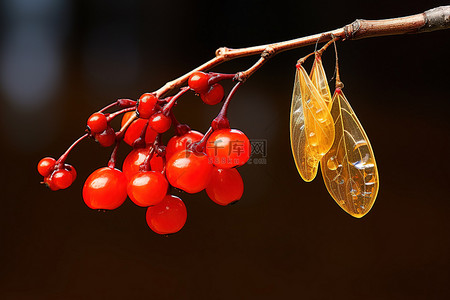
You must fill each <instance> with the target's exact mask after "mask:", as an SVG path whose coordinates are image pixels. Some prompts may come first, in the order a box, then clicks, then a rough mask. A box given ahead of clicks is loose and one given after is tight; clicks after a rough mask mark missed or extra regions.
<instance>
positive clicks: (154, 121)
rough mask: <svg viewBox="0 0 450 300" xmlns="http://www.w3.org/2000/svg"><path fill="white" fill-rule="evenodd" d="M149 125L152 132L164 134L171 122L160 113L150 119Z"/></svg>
mask: <svg viewBox="0 0 450 300" xmlns="http://www.w3.org/2000/svg"><path fill="white" fill-rule="evenodd" d="M149 125H150V127H151V128H152V129H153V130H154V131H156V132H158V133H164V132H166V131H167V130H169V128H170V126H171V125H172V120H171V119H170V117H168V116H166V115H164V114H162V113H157V114H154V115H153V116H152V117H151V118H150V122H149Z"/></svg>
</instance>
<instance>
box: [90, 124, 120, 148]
mask: <svg viewBox="0 0 450 300" xmlns="http://www.w3.org/2000/svg"><path fill="white" fill-rule="evenodd" d="M94 137H95V140H96V141H97V142H98V143H99V144H100V145H102V146H103V147H110V146H112V145H114V143H115V142H116V133H115V132H114V129H113V128H112V127H108V128H106V130H104V131H103V132H101V133H98V134H95V135H94Z"/></svg>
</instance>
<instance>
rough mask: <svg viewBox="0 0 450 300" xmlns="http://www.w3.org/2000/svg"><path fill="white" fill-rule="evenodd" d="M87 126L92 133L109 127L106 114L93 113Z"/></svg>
mask: <svg viewBox="0 0 450 300" xmlns="http://www.w3.org/2000/svg"><path fill="white" fill-rule="evenodd" d="M87 126H88V127H89V129H90V130H91V132H92V133H100V132H103V131H105V130H106V128H107V127H108V121H107V120H106V116H105V115H104V114H102V113H98V112H97V113H93V114H92V115H91V116H90V117H89V119H88V120H87Z"/></svg>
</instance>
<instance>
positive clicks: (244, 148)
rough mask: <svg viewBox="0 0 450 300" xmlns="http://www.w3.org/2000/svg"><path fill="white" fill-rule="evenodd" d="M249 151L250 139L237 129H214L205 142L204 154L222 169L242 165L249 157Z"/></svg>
mask: <svg viewBox="0 0 450 300" xmlns="http://www.w3.org/2000/svg"><path fill="white" fill-rule="evenodd" d="M250 152H251V148H250V141H249V140H248V138H247V136H246V135H245V134H244V133H243V132H242V131H239V130H237V129H220V130H216V131H214V132H213V133H212V134H211V136H210V137H209V138H208V141H207V142H206V154H207V155H208V156H209V157H211V159H212V162H213V163H214V165H215V166H217V167H219V168H222V169H227V168H233V167H236V166H242V165H243V164H245V163H246V162H247V161H248V159H249V158H250Z"/></svg>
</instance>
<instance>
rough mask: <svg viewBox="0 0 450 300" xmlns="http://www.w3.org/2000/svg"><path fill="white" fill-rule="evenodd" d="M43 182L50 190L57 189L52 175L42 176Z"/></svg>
mask: <svg viewBox="0 0 450 300" xmlns="http://www.w3.org/2000/svg"><path fill="white" fill-rule="evenodd" d="M44 183H45V185H46V186H47V187H48V188H49V189H50V190H52V191H57V190H59V187H57V186H56V184H55V182H54V181H53V176H52V175H49V176H46V177H44Z"/></svg>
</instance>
